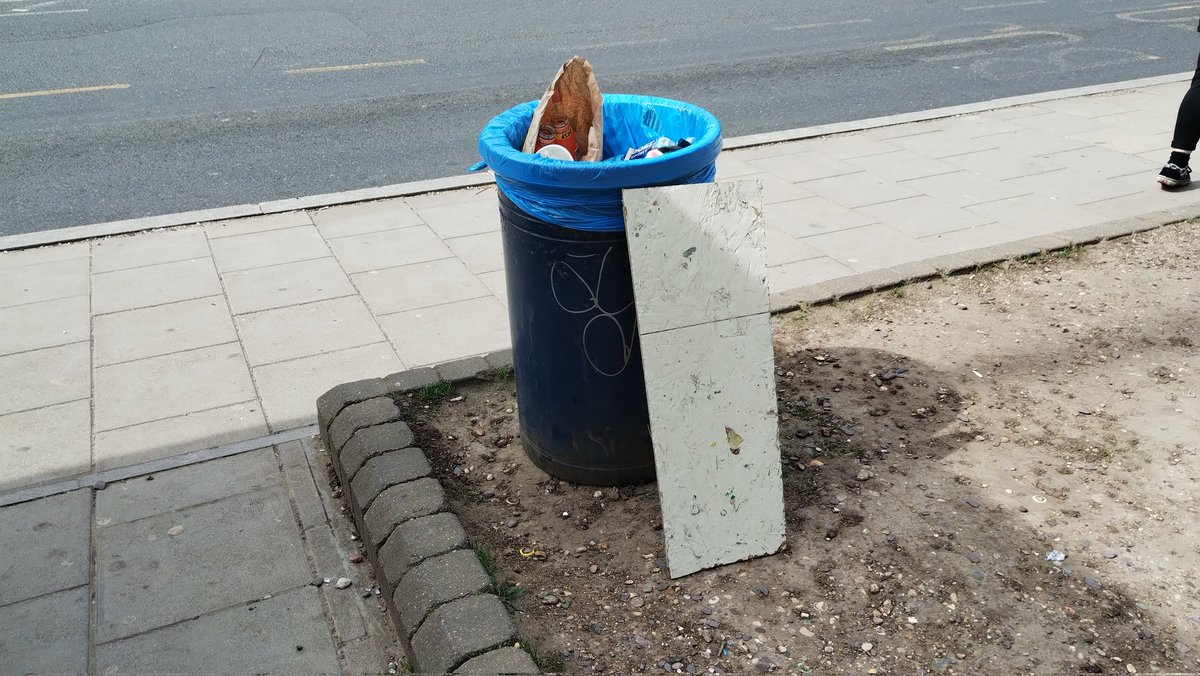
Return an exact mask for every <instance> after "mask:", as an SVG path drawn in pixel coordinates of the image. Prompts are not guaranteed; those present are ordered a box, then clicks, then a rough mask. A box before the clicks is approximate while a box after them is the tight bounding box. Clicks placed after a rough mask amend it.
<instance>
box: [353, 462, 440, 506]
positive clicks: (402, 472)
mask: <svg viewBox="0 0 1200 676" xmlns="http://www.w3.org/2000/svg"><path fill="white" fill-rule="evenodd" d="M431 471H433V470H432V469H431V468H430V467H429V461H428V460H426V459H425V453H424V452H422V451H421V449H419V448H405V449H403V450H399V451H388V452H387V453H382V454H380V455H377V456H375V457H374V458H371V459H370V460H368V461H367V462H366V463H365V464H364V465H363V466H362V468H361V469H359V470H358V472H356V473H355V474H354V478H353V479H352V480H351V482H350V487H351V488H350V491H351V493H353V495H354V500H355V502H357V503H358V505H359V508H360V509H362V510H364V511H368V510H370V509H371V503H373V502H374V501H375V498H377V497H378V496H379V494H380V493H383V491H384V490H386V489H388V488H391V487H392V486H398V485H400V484H402V483H405V482H408V481H412V480H414V479H420V478H421V477H425V476H429V473H430V472H431Z"/></svg>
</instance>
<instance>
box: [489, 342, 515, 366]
mask: <svg viewBox="0 0 1200 676" xmlns="http://www.w3.org/2000/svg"><path fill="white" fill-rule="evenodd" d="M483 361H484V362H485V363H486V364H487V365H488V368H489V369H511V368H512V365H513V351H512V348H511V347H506V348H504V349H503V350H493V351H491V352H489V353H487V354H485V355H483Z"/></svg>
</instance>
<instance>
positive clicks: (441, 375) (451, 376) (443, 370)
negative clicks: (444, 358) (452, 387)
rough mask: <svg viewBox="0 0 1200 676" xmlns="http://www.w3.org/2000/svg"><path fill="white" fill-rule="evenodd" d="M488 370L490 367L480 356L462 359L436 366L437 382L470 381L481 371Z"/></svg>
mask: <svg viewBox="0 0 1200 676" xmlns="http://www.w3.org/2000/svg"><path fill="white" fill-rule="evenodd" d="M488 368H490V367H489V366H488V363H487V360H486V359H484V358H483V357H482V356H475V357H463V358H462V359H455V360H454V361H448V362H443V363H441V364H438V365H437V372H438V380H444V381H446V382H448V383H457V382H461V381H463V380H470V379H472V378H474V377H475V376H477V375H479V373H480V372H481V371H486V370H488Z"/></svg>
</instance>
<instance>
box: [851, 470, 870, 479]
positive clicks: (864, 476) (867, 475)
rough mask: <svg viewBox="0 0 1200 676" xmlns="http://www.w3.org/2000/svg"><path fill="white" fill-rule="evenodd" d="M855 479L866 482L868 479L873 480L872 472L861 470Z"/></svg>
mask: <svg viewBox="0 0 1200 676" xmlns="http://www.w3.org/2000/svg"><path fill="white" fill-rule="evenodd" d="M854 478H855V479H858V480H859V481H866V480H867V479H870V478H871V472H870V471H869V470H865V469H860V470H858V474H857V475H856V476H855V477H854Z"/></svg>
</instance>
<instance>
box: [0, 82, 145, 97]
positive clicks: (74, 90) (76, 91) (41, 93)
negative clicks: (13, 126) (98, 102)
mask: <svg viewBox="0 0 1200 676" xmlns="http://www.w3.org/2000/svg"><path fill="white" fill-rule="evenodd" d="M108 89H129V85H127V84H110V85H96V86H95V87H71V88H69V89H42V90H40V91H36V92H15V93H12V94H0V99H23V98H26V97H29V96H53V95H55V94H84V93H87V92H102V91H105V90H108Z"/></svg>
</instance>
